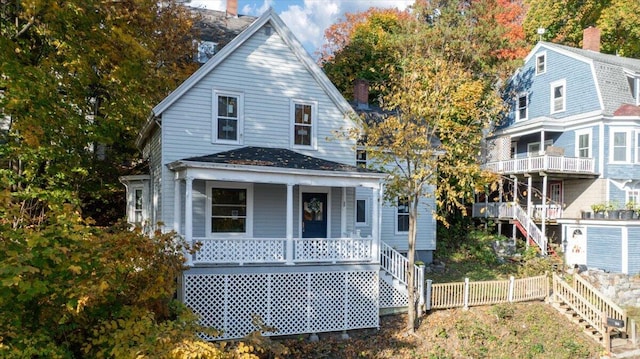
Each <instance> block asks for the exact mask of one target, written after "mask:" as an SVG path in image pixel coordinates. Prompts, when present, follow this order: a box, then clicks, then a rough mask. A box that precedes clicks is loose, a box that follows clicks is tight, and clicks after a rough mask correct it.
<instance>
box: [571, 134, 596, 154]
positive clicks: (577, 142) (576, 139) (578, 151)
mask: <svg viewBox="0 0 640 359" xmlns="http://www.w3.org/2000/svg"><path fill="white" fill-rule="evenodd" d="M575 134H576V138H575V141H576V146H575V156H576V158H593V131H592V129H590V128H588V129H583V130H577V131H576V132H575ZM583 135H588V136H589V145H588V148H587V151H589V156H588V157H581V156H580V136H583Z"/></svg>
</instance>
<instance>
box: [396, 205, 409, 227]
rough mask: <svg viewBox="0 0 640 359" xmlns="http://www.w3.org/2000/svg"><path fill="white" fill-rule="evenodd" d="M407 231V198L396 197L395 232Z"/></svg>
mask: <svg viewBox="0 0 640 359" xmlns="http://www.w3.org/2000/svg"><path fill="white" fill-rule="evenodd" d="M403 232H409V199H408V198H407V197H398V206H397V207H396V233H403Z"/></svg>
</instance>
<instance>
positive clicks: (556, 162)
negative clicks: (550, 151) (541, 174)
mask: <svg viewBox="0 0 640 359" xmlns="http://www.w3.org/2000/svg"><path fill="white" fill-rule="evenodd" d="M484 167H485V168H486V169H488V170H491V171H493V172H496V173H504V174H512V173H529V172H534V171H553V172H565V173H585V174H595V160H594V159H593V158H577V157H564V156H552V155H542V156H532V157H526V158H514V159H509V160H505V161H497V162H489V163H486V164H485V165H484Z"/></svg>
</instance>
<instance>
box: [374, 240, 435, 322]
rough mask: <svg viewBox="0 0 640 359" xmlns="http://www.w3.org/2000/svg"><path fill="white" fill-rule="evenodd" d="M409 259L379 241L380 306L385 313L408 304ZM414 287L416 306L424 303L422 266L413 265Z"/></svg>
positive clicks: (420, 306)
mask: <svg viewBox="0 0 640 359" xmlns="http://www.w3.org/2000/svg"><path fill="white" fill-rule="evenodd" d="M408 269H409V260H408V259H407V257H405V256H404V255H402V254H401V253H400V252H398V251H397V250H395V249H393V248H392V247H391V246H389V245H388V244H386V243H384V242H381V243H380V308H381V309H385V313H388V312H393V311H394V310H398V309H400V310H402V309H403V308H406V307H407V306H408V303H409V302H408V298H409V293H408V275H407V271H408ZM413 270H414V283H415V285H414V288H415V291H416V298H417V300H418V307H419V308H422V306H424V303H425V297H424V292H425V291H424V283H425V281H424V266H414V268H413Z"/></svg>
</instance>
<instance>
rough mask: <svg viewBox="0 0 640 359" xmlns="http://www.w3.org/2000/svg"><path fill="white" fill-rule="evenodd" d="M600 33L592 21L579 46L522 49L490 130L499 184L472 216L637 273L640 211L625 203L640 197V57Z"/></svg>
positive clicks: (576, 256) (572, 259)
mask: <svg viewBox="0 0 640 359" xmlns="http://www.w3.org/2000/svg"><path fill="white" fill-rule="evenodd" d="M599 43H600V32H599V30H598V29H596V28H588V29H586V30H585V31H584V38H583V48H582V49H579V48H573V47H568V46H562V45H558V44H553V43H549V42H539V43H538V44H537V45H536V46H535V47H534V48H533V50H531V52H530V53H529V55H528V56H527V57H526V58H525V59H524V65H523V66H522V67H521V68H519V69H518V70H517V72H516V73H515V74H514V75H513V76H512V78H511V79H510V82H509V85H508V89H507V94H506V97H507V101H508V103H510V105H511V108H510V110H509V113H508V114H507V116H506V118H505V119H504V121H503V122H502V123H500V124H499V125H498V126H496V129H495V131H494V133H493V134H492V135H491V137H489V138H488V140H487V145H488V146H487V153H486V156H485V163H484V166H485V168H487V169H490V170H493V171H494V172H496V173H498V174H500V175H501V178H502V179H501V183H502V186H500V189H499V190H498V191H497V192H495V193H493V194H491V195H486V196H485V195H483V196H481V197H479V198H478V201H477V203H476V204H475V205H474V216H476V217H487V218H494V219H497V220H498V223H501V224H499V229H500V230H504V229H505V228H506V229H507V230H508V229H511V231H512V233H511V234H512V235H513V236H514V237H515V236H516V233H518V232H519V233H521V234H522V235H523V236H524V237H525V238H526V239H527V243H530V244H534V245H536V246H538V247H539V248H540V250H541V252H542V253H543V254H548V253H549V252H550V251H553V250H554V248H555V249H562V250H564V252H565V255H566V260H567V263H568V264H569V265H574V264H585V265H587V266H589V267H597V268H600V269H604V270H608V271H614V272H622V273H638V272H640V221H637V220H634V219H633V218H634V217H633V212H626V211H622V214H620V213H621V212H620V211H618V210H624V209H627V208H630V209H636V210H637V208H638V207H637V205H636V204H640V107H638V105H639V104H640V95H639V94H640V60H638V59H631V58H624V57H619V56H614V55H607V54H602V53H600V52H599V47H600V46H599ZM594 209H596V210H598V211H599V213H593V210H594ZM601 209H606V212H600V210H601ZM595 217H598V218H595ZM553 244H555V245H553Z"/></svg>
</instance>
